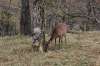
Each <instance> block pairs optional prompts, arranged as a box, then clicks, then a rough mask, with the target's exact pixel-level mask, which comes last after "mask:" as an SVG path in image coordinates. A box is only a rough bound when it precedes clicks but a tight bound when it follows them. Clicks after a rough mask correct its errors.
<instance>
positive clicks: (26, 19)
mask: <svg viewBox="0 0 100 66" xmlns="http://www.w3.org/2000/svg"><path fill="white" fill-rule="evenodd" d="M21 5H22V7H21V20H20V32H21V34H23V35H31V16H30V8H29V0H21Z"/></svg>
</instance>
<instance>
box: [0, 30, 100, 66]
mask: <svg viewBox="0 0 100 66" xmlns="http://www.w3.org/2000/svg"><path fill="white" fill-rule="evenodd" d="M66 37H67V41H66V42H67V43H66V44H65V43H64V42H63V44H62V47H63V48H62V49H60V50H57V49H56V50H49V52H48V53H40V52H34V51H33V50H32V47H31V44H32V43H31V37H28V36H12V37H8V36H6V37H1V38H0V66H100V32H84V33H80V34H67V35H66ZM52 44H53V43H52Z"/></svg>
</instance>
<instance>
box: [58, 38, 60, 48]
mask: <svg viewBox="0 0 100 66" xmlns="http://www.w3.org/2000/svg"><path fill="white" fill-rule="evenodd" d="M60 45H61V39H60V37H59V46H58V49H60Z"/></svg>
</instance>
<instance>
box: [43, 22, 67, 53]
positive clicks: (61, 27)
mask: <svg viewBox="0 0 100 66" xmlns="http://www.w3.org/2000/svg"><path fill="white" fill-rule="evenodd" d="M68 26H69V25H67V24H66V23H58V24H56V25H55V27H54V29H53V30H52V32H51V37H50V39H49V40H48V41H47V42H46V43H45V44H44V51H45V52H47V50H48V47H49V44H50V42H52V41H53V40H54V39H56V38H59V39H60V40H61V39H62V38H63V36H64V35H65V34H66V32H68V30H69V28H68Z"/></svg>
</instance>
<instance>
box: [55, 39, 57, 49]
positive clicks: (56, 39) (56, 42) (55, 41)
mask: <svg viewBox="0 0 100 66" xmlns="http://www.w3.org/2000/svg"><path fill="white" fill-rule="evenodd" d="M56 40H57V39H56V38H55V47H56V46H57V42H56Z"/></svg>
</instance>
